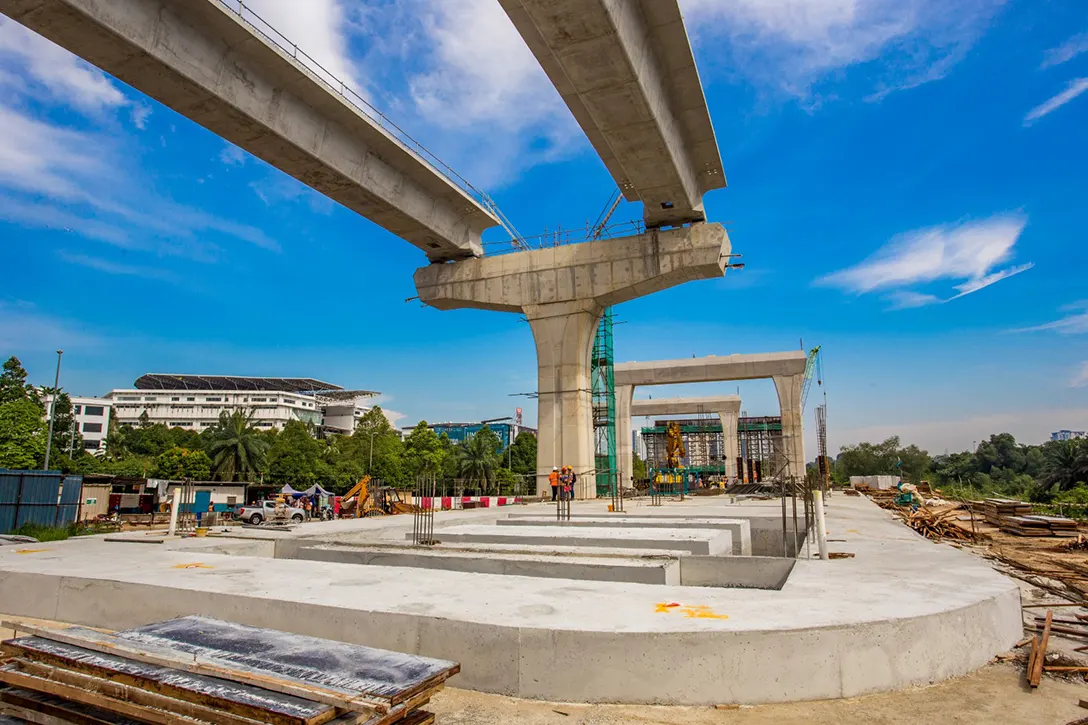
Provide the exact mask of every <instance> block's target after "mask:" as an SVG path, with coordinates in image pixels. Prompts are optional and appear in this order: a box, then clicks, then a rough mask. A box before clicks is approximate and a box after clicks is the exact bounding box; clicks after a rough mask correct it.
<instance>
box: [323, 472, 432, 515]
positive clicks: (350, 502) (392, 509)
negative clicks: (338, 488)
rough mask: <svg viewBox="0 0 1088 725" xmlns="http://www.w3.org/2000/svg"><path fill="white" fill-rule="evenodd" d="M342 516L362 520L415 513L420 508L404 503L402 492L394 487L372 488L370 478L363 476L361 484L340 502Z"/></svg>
mask: <svg viewBox="0 0 1088 725" xmlns="http://www.w3.org/2000/svg"><path fill="white" fill-rule="evenodd" d="M340 501H341V502H340V516H341V517H344V518H362V517H364V516H365V517H373V516H386V515H392V514H411V513H415V512H416V511H417V510H418V508H419V507H417V506H416V505H414V504H412V503H409V502H407V501H404V499H402V498H401V492H400V491H399V490H398V489H395V488H393V487H392V486H375V487H374V488H373V489H371V488H370V476H363V477H362V478H361V479H359V483H357V484H355V485H354V486H353V487H352V489H351V490H350V491H348V492H347V493H346V494H344V496H343V498H342V499H341V500H340Z"/></svg>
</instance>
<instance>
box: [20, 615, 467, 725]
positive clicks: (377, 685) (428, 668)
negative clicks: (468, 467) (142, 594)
mask: <svg viewBox="0 0 1088 725" xmlns="http://www.w3.org/2000/svg"><path fill="white" fill-rule="evenodd" d="M8 626H11V627H13V628H17V629H18V631H20V632H23V633H29V634H30V635H31V636H22V637H19V638H17V639H12V640H8V641H6V642H4V643H3V651H4V654H5V656H7V657H9V658H10V659H9V660H8V661H7V662H6V663H5V664H4V665H3V666H2V667H0V722H2V721H3V717H4V716H7V717H10V718H14V719H15V720H16V722H32V723H43V722H48V723H94V724H98V723H112V724H114V725H122V724H123V725H128V724H129V723H155V724H161V725H166V724H173V723H186V724H188V723H192V724H193V725H200V724H207V725H256V724H257V723H275V724H276V725H347V723H352V724H353V725H387V724H388V725H392V724H393V723H400V724H401V725H425V724H426V723H433V722H434V715H433V714H431V713H429V712H427V711H425V710H423V709H421V708H422V707H423V706H424V705H426V703H427V702H428V701H429V700H430V698H431V697H432V696H433V695H434V694H435V693H436V692H438V691H439V690H440V689H442V687H443V686H444V683H445V681H446V679H448V678H449V677H451V676H453V675H454V674H456V673H457V672H458V671H460V665H458V664H457V663H454V662H447V661H445V660H436V659H430V658H427V657H418V656H414V655H407V654H403V653H400V652H390V651H387V650H379V649H374V648H371V647H362V646H358V645H350V644H345V643H343V642H335V641H332V640H326V639H317V638H314V637H303V636H300V635H294V634H289V633H286V632H280V631H276V630H270V629H261V628H257V627H247V626H244V625H239V624H236V623H233V622H224V621H221V620H216V619H209V618H206V617H182V618H180V619H174V620H170V621H168V622H159V623H156V624H150V625H147V626H146V627H139V628H137V629H130V630H125V631H123V632H106V631H103V630H96V629H88V628H84V627H27V626H23V625H19V624H15V625H8Z"/></svg>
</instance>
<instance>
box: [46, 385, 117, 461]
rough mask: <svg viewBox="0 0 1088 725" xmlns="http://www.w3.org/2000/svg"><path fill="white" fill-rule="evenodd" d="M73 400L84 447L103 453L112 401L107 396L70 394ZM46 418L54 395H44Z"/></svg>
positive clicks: (93, 451) (73, 408)
mask: <svg viewBox="0 0 1088 725" xmlns="http://www.w3.org/2000/svg"><path fill="white" fill-rule="evenodd" d="M68 397H69V399H70V400H71V401H72V415H73V416H75V421H76V430H78V431H79V433H80V435H81V436H82V437H83V448H84V450H86V451H88V452H89V453H102V452H103V451H105V450H106V433H108V432H109V429H110V408H111V406H112V404H113V403H112V401H110V400H109V399H107V398H87V397H83V396H79V395H70V396H68ZM42 403H43V404H44V405H45V415H46V419H48V417H49V406H50V405H52V403H53V396H52V395H50V394H48V393H46V394H44V395H42Z"/></svg>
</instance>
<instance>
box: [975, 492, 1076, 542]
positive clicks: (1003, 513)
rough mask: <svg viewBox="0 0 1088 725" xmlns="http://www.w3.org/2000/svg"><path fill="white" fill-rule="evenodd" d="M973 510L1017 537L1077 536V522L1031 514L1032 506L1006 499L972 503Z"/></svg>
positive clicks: (1058, 517) (991, 499) (990, 499)
mask: <svg viewBox="0 0 1088 725" xmlns="http://www.w3.org/2000/svg"><path fill="white" fill-rule="evenodd" d="M970 503H971V508H972V509H973V510H979V511H981V512H982V514H983V516H984V517H985V519H986V521H987V522H988V523H990V524H993V525H994V526H997V527H998V528H1000V529H1001V530H1002V531H1005V532H1007V533H1010V534H1016V535H1017V536H1077V522H1076V521H1074V520H1073V519H1067V518H1064V517H1061V516H1043V515H1039V514H1032V513H1031V504H1030V503H1026V502H1024V501H1014V500H1012V499H1005V498H988V499H985V500H983V501H971V502H970Z"/></svg>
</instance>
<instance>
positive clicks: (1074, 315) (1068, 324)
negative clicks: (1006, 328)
mask: <svg viewBox="0 0 1088 725" xmlns="http://www.w3.org/2000/svg"><path fill="white" fill-rule="evenodd" d="M1061 311H1062V312H1066V313H1068V314H1066V315H1065V316H1064V317H1060V318H1058V319H1057V320H1053V321H1052V322H1047V323H1044V324H1042V325H1035V326H1033V327H1022V328H1020V329H1018V330H1013V332H1043V331H1052V332H1057V333H1060V334H1062V335H1083V334H1088V300H1080V301H1079V302H1073V303H1072V304H1068V305H1065V306H1064V307H1062V308H1061Z"/></svg>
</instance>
